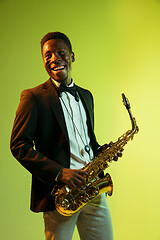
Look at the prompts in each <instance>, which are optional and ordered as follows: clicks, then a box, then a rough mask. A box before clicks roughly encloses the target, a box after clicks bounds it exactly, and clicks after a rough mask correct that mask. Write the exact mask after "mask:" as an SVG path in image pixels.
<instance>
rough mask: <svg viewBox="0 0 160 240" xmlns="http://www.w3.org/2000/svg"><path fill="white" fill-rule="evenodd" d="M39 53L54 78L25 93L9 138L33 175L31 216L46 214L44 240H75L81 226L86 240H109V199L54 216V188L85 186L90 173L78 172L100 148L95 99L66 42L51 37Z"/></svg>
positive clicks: (56, 35)
mask: <svg viewBox="0 0 160 240" xmlns="http://www.w3.org/2000/svg"><path fill="white" fill-rule="evenodd" d="M41 50H42V57H43V62H44V66H45V68H46V71H47V73H48V74H49V76H50V78H49V80H48V81H47V82H45V83H43V84H41V85H39V86H37V87H35V88H32V89H27V90H24V91H23V92H22V94H21V99H20V104H19V106H18V109H17V112H16V118H15V121H14V126H13V130H12V136H11V151H12V154H13V155H14V157H15V158H16V159H17V160H18V161H19V162H20V163H21V164H22V165H23V166H24V167H25V168H26V169H27V170H28V171H29V172H30V173H31V174H32V191H31V210H32V211H34V212H44V222H45V235H46V239H57V240H64V239H65V240H71V239H72V235H73V231H74V228H75V225H76V224H77V227H78V231H79V234H80V237H81V239H83V240H84V239H86V240H89V239H95V240H96V239H97V240H107V239H108V240H111V239H113V232H112V223H111V217H110V212H109V208H108V205H107V202H106V197H105V194H101V195H100V196H98V197H96V198H95V199H94V200H93V201H91V202H90V203H88V204H86V205H85V206H84V207H83V208H82V209H81V210H79V211H78V212H77V213H75V214H73V215H72V216H63V215H60V214H59V213H58V212H57V211H56V210H55V203H54V198H53V197H52V196H51V194H50V193H51V189H52V188H53V186H54V185H55V184H56V183H57V181H60V182H63V183H65V184H68V185H69V186H70V187H71V188H73V189H78V188H79V187H80V186H81V185H82V184H84V183H85V180H86V178H87V177H88V173H87V172H84V171H82V170H78V169H80V168H82V167H84V166H85V165H86V164H87V163H88V162H89V161H91V159H92V158H93V157H94V156H95V155H97V154H98V149H99V148H100V146H99V144H98V143H97V141H96V137H95V134H94V130H93V128H94V113H93V97H92V95H91V93H90V92H89V91H88V90H85V89H82V88H80V87H78V86H77V85H75V84H74V82H73V79H72V78H71V70H72V63H73V62H74V61H75V55H74V53H73V51H72V46H71V43H70V41H69V39H68V37H67V36H66V35H64V34H63V33H60V32H51V33H48V34H46V35H45V36H44V37H43V38H42V40H41ZM117 155H118V156H121V153H117ZM117 155H116V156H115V160H116V159H117V158H118V157H117Z"/></svg>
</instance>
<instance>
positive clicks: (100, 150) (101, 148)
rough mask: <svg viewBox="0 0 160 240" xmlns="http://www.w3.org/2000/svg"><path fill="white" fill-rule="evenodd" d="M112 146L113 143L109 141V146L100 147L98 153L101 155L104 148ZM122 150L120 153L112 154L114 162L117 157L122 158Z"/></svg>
mask: <svg viewBox="0 0 160 240" xmlns="http://www.w3.org/2000/svg"><path fill="white" fill-rule="evenodd" d="M112 145H113V142H112V141H111V142H110V143H109V144H104V145H103V146H101V147H100V148H99V149H98V151H99V153H101V152H102V151H103V150H105V149H106V148H108V147H112ZM123 150H124V149H123V148H122V149H121V150H120V151H117V152H116V153H115V154H114V158H113V160H114V161H117V160H118V158H119V157H122V152H123Z"/></svg>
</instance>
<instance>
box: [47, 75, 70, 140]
mask: <svg viewBox="0 0 160 240" xmlns="http://www.w3.org/2000/svg"><path fill="white" fill-rule="evenodd" d="M51 81H52V80H51V79H49V80H48V81H47V82H46V83H44V89H45V90H46V97H47V100H48V103H49V105H50V107H51V109H52V111H53V113H54V115H55V116H56V119H57V121H58V123H59V125H60V127H61V129H62V131H63V132H64V135H65V137H66V139H67V140H68V141H69V137H68V132H67V127H66V123H65V118H64V114H63V110H62V107H61V104H60V101H59V97H58V92H57V89H56V87H55V86H54V84H53V83H52V82H51Z"/></svg>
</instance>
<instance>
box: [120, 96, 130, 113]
mask: <svg viewBox="0 0 160 240" xmlns="http://www.w3.org/2000/svg"><path fill="white" fill-rule="evenodd" d="M122 99H123V103H124V106H125V107H126V108H127V110H129V109H130V108H131V107H130V104H129V101H128V99H127V98H126V96H125V95H124V93H122Z"/></svg>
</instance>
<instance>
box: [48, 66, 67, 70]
mask: <svg viewBox="0 0 160 240" xmlns="http://www.w3.org/2000/svg"><path fill="white" fill-rule="evenodd" d="M64 68H65V66H57V67H53V68H51V70H52V71H61V70H63V69H64Z"/></svg>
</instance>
